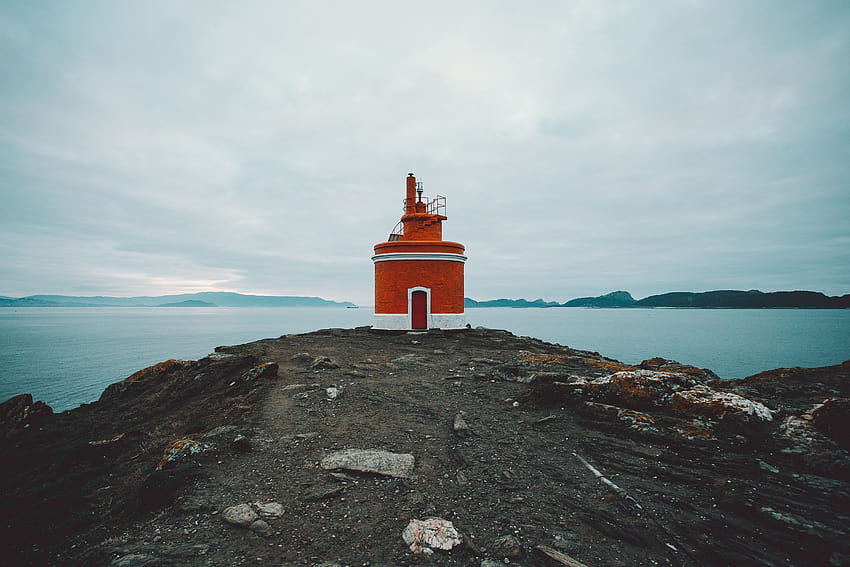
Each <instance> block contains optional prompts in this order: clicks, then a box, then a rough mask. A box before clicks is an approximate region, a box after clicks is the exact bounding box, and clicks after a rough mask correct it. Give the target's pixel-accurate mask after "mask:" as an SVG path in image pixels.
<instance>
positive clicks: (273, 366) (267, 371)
mask: <svg viewBox="0 0 850 567" xmlns="http://www.w3.org/2000/svg"><path fill="white" fill-rule="evenodd" d="M260 378H277V363H276V362H264V363H262V364H258V365H257V366H255V367H253V368H252V369H250V370H248V371H246V372H245V373H243V374H242V380H243V381H245V382H251V381H253V380H258V379H260Z"/></svg>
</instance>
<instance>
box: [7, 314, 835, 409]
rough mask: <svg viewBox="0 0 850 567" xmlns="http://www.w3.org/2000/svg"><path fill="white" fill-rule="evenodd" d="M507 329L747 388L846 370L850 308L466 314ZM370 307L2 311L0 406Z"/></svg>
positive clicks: (355, 320)
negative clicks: (684, 367) (750, 383)
mask: <svg viewBox="0 0 850 567" xmlns="http://www.w3.org/2000/svg"><path fill="white" fill-rule="evenodd" d="M466 314H467V320H468V321H469V323H470V324H471V325H472V326H473V327H477V326H482V327H487V328H492V329H506V330H509V331H511V332H512V333H514V334H516V335H520V336H530V337H535V338H539V339H543V340H545V341H549V342H554V343H559V344H562V345H566V346H570V347H572V348H577V349H582V350H590V351H595V352H599V353H600V354H602V355H604V356H607V357H609V358H613V359H616V360H620V361H622V362H626V363H629V364H635V363H638V362H640V361H642V360H645V359H647V358H653V357H656V356H660V357H663V358H667V359H672V360H677V361H679V362H682V363H686V364H692V365H694V366H698V367H700V368H709V369H711V370H712V371H714V372H715V373H716V374H718V375H719V376H720V377H721V378H724V379H731V378H743V377H746V376H749V375H752V374H755V373H758V372H761V371H763V370H770V369H773V368H782V367H794V366H802V367H815V366H826V365H832V364H838V363H841V362H843V361H844V360H847V359H850V309H843V310H841V309H663V308H661V309H659V308H656V309H592V308H548V309H541V308H528V309H512V308H476V309H468V310H467V312H466ZM371 320H372V310H371V309H370V308H360V309H345V308H336V307H320V308H316V307H273V308H249V307H243V308H235V307H234V308H228V307H210V308H204V307H193V308H177V307H120V308H111V307H97V308H87V307H68V308H64V307H30V308H0V401H2V400H6V399H8V398H9V397H11V396H14V395H16V394H21V393H31V394H32V395H33V397H34V398H35V399H37V400H43V401H45V402H47V403H48V404H50V406H52V407H53V409H54V410H55V411H64V410H67V409H71V408H74V407H77V406H79V405H80V404H84V403H89V402H92V401H95V400H97V399H98V397H100V394H101V392H102V391H103V390H104V388H106V386H108V385H109V384H111V383H113V382H117V381H120V380H123V379H124V378H126V377H127V376H129V375H131V374H133V373H134V372H135V371H137V370H140V369H142V368H145V367H147V366H150V365H152V364H155V363H157V362H160V361H163V360H167V359H170V358H177V359H182V360H197V359H199V358H203V357H204V356H206V355H207V354H209V353H211V352H213V351H214V350H215V347H216V346H220V345H234V344H242V343H246V342H252V341H256V340H259V339H263V338H270V337H279V336H281V335H285V334H294V333H304V332H309V331H314V330H317V329H323V328H330V327H341V328H352V327H357V326H362V325H369V324H371Z"/></svg>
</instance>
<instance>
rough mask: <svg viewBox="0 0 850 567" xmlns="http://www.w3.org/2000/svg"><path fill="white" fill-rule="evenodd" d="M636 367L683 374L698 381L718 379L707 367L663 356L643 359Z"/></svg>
mask: <svg viewBox="0 0 850 567" xmlns="http://www.w3.org/2000/svg"><path fill="white" fill-rule="evenodd" d="M638 368H641V369H643V370H658V371H661V372H675V373H677V374H685V375H686V376H690V377H691V378H694V379H696V380H697V381H699V382H706V381H709V380H719V379H720V377H719V376H718V375H717V374H715V373H714V372H712V371H711V370H709V369H707V368H697V367H696V366H691V365H689V364H681V363H679V362H676V361H675V360H667V359H665V358H650V359H649V360H644V361H643V362H641V363H640V364H639V365H638Z"/></svg>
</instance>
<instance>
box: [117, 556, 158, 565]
mask: <svg viewBox="0 0 850 567" xmlns="http://www.w3.org/2000/svg"><path fill="white" fill-rule="evenodd" d="M159 564H160V560H159V558H158V557H156V556H155V555H149V554H147V553H128V554H127V555H124V556H123V557H116V558H115V559H113V560H112V561H111V562H110V563H109V567H154V566H156V565H159Z"/></svg>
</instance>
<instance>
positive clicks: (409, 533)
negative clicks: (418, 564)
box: [401, 518, 460, 554]
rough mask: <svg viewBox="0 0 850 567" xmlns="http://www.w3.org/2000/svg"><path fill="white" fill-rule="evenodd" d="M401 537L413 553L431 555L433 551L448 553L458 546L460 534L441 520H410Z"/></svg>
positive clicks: (449, 523)
mask: <svg viewBox="0 0 850 567" xmlns="http://www.w3.org/2000/svg"><path fill="white" fill-rule="evenodd" d="M401 537H402V538H403V539H404V543H406V544H407V545H408V546H410V551H412V552H413V553H425V554H431V553H433V552H434V549H442V550H445V551H448V550H450V549H452V548H453V547H454V546H456V545H460V534H459V533H458V531H457V530H456V529H455V527H454V525H452V523H451V522H449V521H448V520H443V519H442V518H428V519H427V520H410V523H409V524H407V527H406V528H404V531H403V532H402V534H401Z"/></svg>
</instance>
